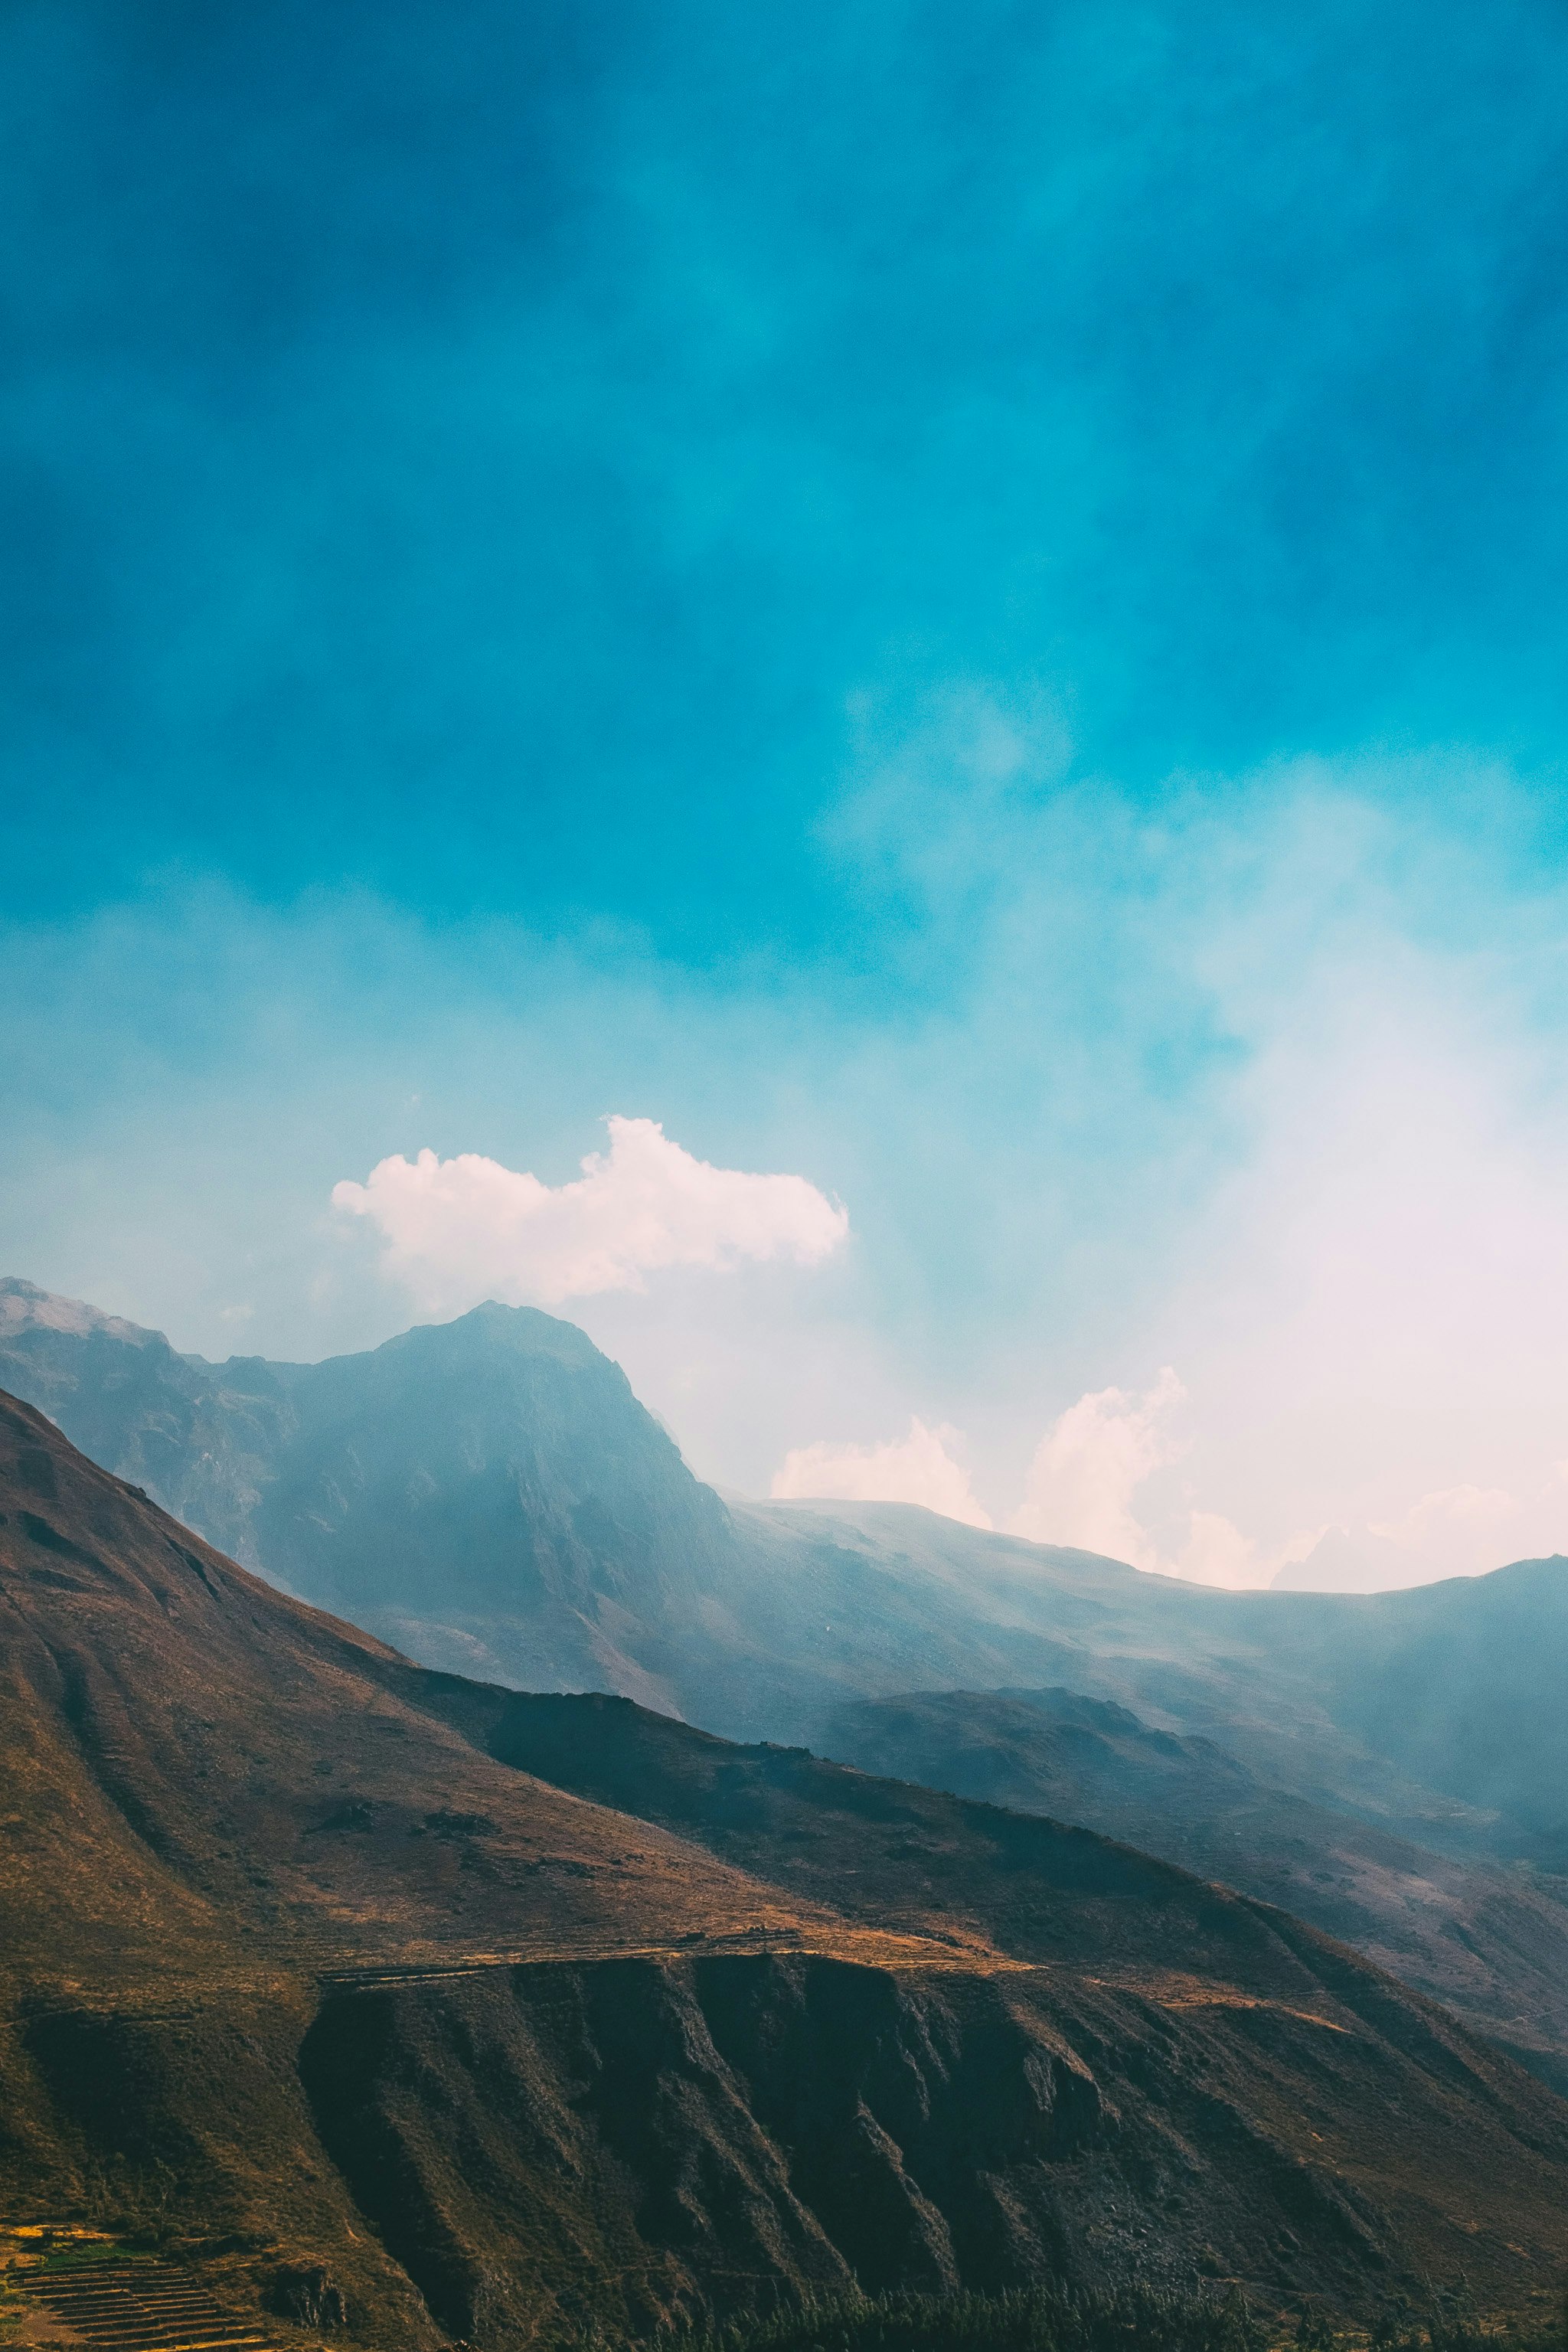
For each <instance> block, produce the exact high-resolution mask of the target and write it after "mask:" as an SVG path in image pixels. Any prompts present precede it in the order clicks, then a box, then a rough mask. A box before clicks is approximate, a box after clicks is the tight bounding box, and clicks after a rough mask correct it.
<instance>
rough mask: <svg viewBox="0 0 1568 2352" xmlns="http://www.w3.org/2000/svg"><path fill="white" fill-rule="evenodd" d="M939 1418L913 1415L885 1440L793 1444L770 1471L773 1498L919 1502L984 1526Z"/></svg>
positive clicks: (955, 1438) (952, 1433) (951, 1436)
mask: <svg viewBox="0 0 1568 2352" xmlns="http://www.w3.org/2000/svg"><path fill="white" fill-rule="evenodd" d="M960 1442H961V1441H960V1439H959V1433H958V1432H957V1430H955V1429H952V1428H950V1427H949V1426H948V1425H947V1424H946V1423H942V1425H941V1426H940V1427H939V1428H936V1429H928V1428H927V1426H926V1424H925V1423H924V1422H923V1421H921V1420H920V1419H919V1418H918V1417H912V1418H911V1419H910V1433H909V1435H908V1436H907V1437H905V1438H902V1439H899V1440H896V1441H894V1442H893V1443H891V1444H887V1445H830V1444H820V1445H799V1446H796V1447H795V1450H794V1451H793V1452H792V1453H789V1454H785V1455H784V1463H783V1466H782V1467H781V1468H780V1469H778V1470H775V1472H774V1473H773V1486H772V1489H771V1492H772V1494H773V1499H774V1501H775V1502H788V1501H790V1500H792V1499H793V1498H795V1497H799V1496H814V1497H822V1496H827V1497H831V1498H832V1499H833V1500H835V1501H837V1502H845V1503H921V1504H923V1506H924V1507H925V1508H926V1509H927V1510H928V1511H940V1512H941V1513H942V1517H943V1518H947V1519H962V1520H963V1523H964V1525H965V1526H966V1527H971V1528H989V1527H990V1525H991V1519H990V1517H989V1515H988V1514H987V1513H986V1512H985V1511H984V1510H982V1508H981V1507H980V1505H979V1504H978V1503H977V1502H976V1501H975V1499H974V1496H973V1493H972V1491H971V1489H970V1484H969V1473H968V1471H967V1470H966V1469H965V1468H964V1467H963V1464H962V1463H961V1462H957V1461H955V1460H954V1459H953V1457H952V1454H950V1453H949V1452H948V1446H949V1444H957V1443H960Z"/></svg>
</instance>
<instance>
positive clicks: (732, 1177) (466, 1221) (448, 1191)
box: [332, 1118, 849, 1313]
mask: <svg viewBox="0 0 1568 2352" xmlns="http://www.w3.org/2000/svg"><path fill="white" fill-rule="evenodd" d="M607 1124H608V1127H609V1131H610V1148H609V1150H608V1151H607V1152H596V1151H591V1152H590V1153H589V1154H588V1156H587V1157H586V1159H585V1160H584V1161H583V1173H582V1175H581V1177H579V1178H578V1179H577V1180H576V1181H575V1182H574V1183H569V1184H559V1185H550V1184H544V1183H542V1182H541V1181H540V1180H539V1178H538V1177H537V1176H534V1175H531V1174H530V1173H528V1172H527V1171H519V1170H516V1169H511V1168H503V1167H502V1166H501V1165H500V1161H499V1160H487V1159H485V1158H483V1157H482V1156H481V1155H480V1154H479V1153H478V1152H472V1151H465V1152H459V1153H458V1154H457V1156H456V1157H455V1158H453V1159H450V1160H441V1159H438V1158H437V1154H436V1153H435V1152H434V1151H430V1150H425V1151H421V1152H420V1153H419V1155H418V1157H417V1158H416V1159H415V1160H407V1159H405V1157H404V1156H403V1155H402V1153H400V1152H399V1153H395V1154H394V1156H393V1157H392V1158H390V1159H387V1160H381V1161H380V1162H379V1163H378V1165H377V1166H376V1167H374V1168H373V1169H372V1170H371V1172H370V1176H369V1178H368V1180H367V1181H365V1182H364V1183H363V1184H356V1183H353V1182H350V1181H345V1182H343V1183H340V1184H338V1185H335V1186H334V1187H333V1191H332V1203H333V1206H334V1207H335V1208H338V1209H341V1210H344V1211H347V1212H348V1213H350V1214H351V1215H353V1216H358V1217H365V1218H368V1219H369V1220H370V1222H371V1223H373V1224H374V1226H375V1227H376V1228H377V1230H378V1231H379V1233H380V1234H381V1236H382V1239H383V1241H384V1245H385V1257H384V1265H385V1268H386V1271H387V1272H388V1273H389V1274H392V1275H394V1276H396V1277H397V1278H398V1279H399V1280H401V1281H403V1282H405V1284H406V1285H407V1286H408V1287H409V1289H410V1290H411V1291H413V1293H414V1295H415V1296H416V1298H417V1299H418V1300H419V1302H420V1304H421V1306H423V1307H426V1309H428V1310H429V1311H430V1312H432V1313H440V1312H443V1311H446V1310H451V1311H453V1312H456V1311H458V1310H459V1309H460V1308H462V1307H468V1306H472V1305H473V1304H474V1303H475V1302H476V1301H477V1300H479V1299H481V1298H499V1299H500V1300H502V1301H504V1302H505V1303H507V1304H509V1305H511V1306H519V1305H524V1304H543V1305H545V1306H555V1305H559V1304H560V1303H561V1302H562V1301H563V1300H565V1299H569V1298H583V1297H593V1296H595V1294H597V1293H600V1292H604V1291H610V1290H640V1289H642V1288H643V1286H644V1280H645V1277H646V1276H647V1275H649V1274H652V1273H655V1272H658V1271H659V1270H661V1269H663V1268H666V1267H669V1266H706V1267H710V1268H713V1269H718V1270H728V1269H730V1268H731V1267H734V1266H736V1265H740V1264H742V1262H745V1261H748V1260H750V1261H754V1262H765V1261H767V1260H769V1259H774V1258H785V1259H793V1260H794V1261H795V1263H796V1264H798V1265H817V1264H818V1263H819V1262H820V1261H821V1260H822V1259H823V1258H825V1257H826V1256H828V1255H830V1254H831V1253H832V1252H833V1251H834V1250H836V1249H837V1247H838V1246H839V1244H840V1243H841V1242H842V1241H843V1240H844V1238H845V1236H846V1234H847V1233H848V1230H849V1218H848V1213H847V1211H846V1210H845V1209H843V1208H842V1207H840V1206H837V1204H836V1203H834V1202H831V1201H829V1200H827V1199H826V1197H825V1196H824V1194H822V1193H821V1192H818V1191H817V1189H816V1186H815V1185H814V1184H809V1183H807V1181H806V1180H805V1177H804V1176H762V1175H752V1174H749V1173H747V1172H746V1171H742V1170H741V1169H736V1168H715V1167H713V1166H711V1165H710V1162H709V1161H707V1160H698V1159H696V1158H694V1157H693V1155H692V1154H691V1153H690V1152H689V1151H685V1150H682V1149H681V1147H680V1145H679V1143H674V1142H672V1141H671V1140H670V1139H669V1138H668V1136H667V1135H666V1134H665V1132H664V1129H663V1128H662V1127H661V1126H660V1125H659V1124H658V1121H657V1120H654V1119H651V1118H611V1119H610V1120H609V1121H608V1122H607Z"/></svg>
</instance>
